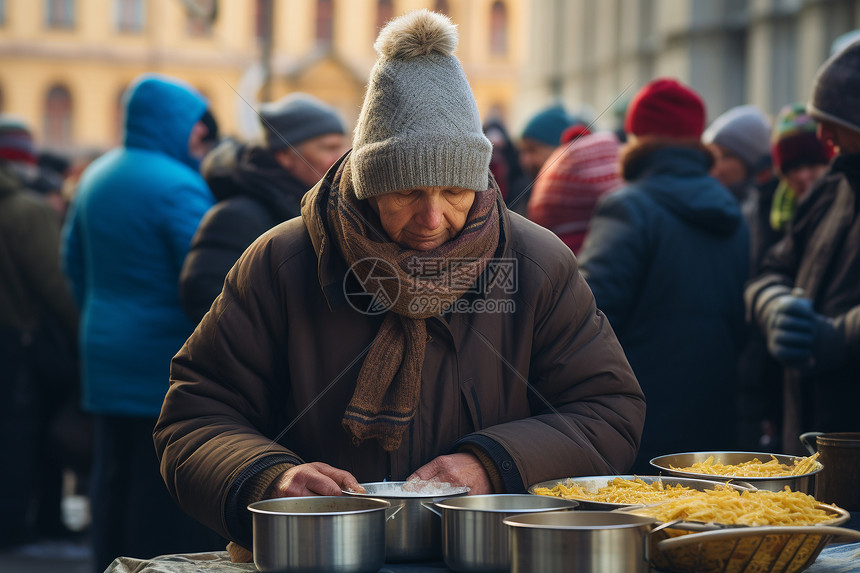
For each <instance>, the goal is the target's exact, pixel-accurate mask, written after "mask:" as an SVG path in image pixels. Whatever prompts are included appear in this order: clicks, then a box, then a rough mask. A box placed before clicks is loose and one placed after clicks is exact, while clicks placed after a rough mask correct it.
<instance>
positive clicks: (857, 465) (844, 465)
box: [800, 432, 860, 511]
mask: <svg viewBox="0 0 860 573" xmlns="http://www.w3.org/2000/svg"><path fill="white" fill-rule="evenodd" d="M800 441H801V442H803V444H804V445H805V446H806V448H807V449H808V450H809V453H811V454H814V453H815V451H816V450H818V453H819V454H820V457H819V460H820V461H821V464H822V465H823V466H824V470H823V471H822V472H821V474H820V475H819V476H818V478H817V479H816V484H815V499H817V500H818V501H823V502H825V503H834V504H836V505H838V506H839V507H841V508H843V509H847V510H848V511H860V486H858V481H860V432H834V433H827V434H823V433H821V432H806V433H805V434H802V435H801V436H800Z"/></svg>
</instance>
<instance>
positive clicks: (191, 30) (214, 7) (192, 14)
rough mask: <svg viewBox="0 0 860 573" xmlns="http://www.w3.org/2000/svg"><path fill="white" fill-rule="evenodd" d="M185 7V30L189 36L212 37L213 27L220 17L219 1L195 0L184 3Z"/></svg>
mask: <svg viewBox="0 0 860 573" xmlns="http://www.w3.org/2000/svg"><path fill="white" fill-rule="evenodd" d="M183 4H184V5H185V13H186V20H185V30H186V31H187V33H188V35H189V36H194V37H198V38H199V37H206V36H211V35H212V25H213V24H214V23H215V18H216V17H217V16H218V2H217V0H194V1H193V2H183Z"/></svg>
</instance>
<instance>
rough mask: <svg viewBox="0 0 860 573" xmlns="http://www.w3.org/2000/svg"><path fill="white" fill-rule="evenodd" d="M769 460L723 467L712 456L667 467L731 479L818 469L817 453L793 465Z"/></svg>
mask: <svg viewBox="0 0 860 573" xmlns="http://www.w3.org/2000/svg"><path fill="white" fill-rule="evenodd" d="M771 458H772V459H771V460H770V461H767V462H761V461H759V459H758V458H753V459H752V460H750V461H748V462H743V463H740V464H733V465H725V464H723V463H722V462H720V460H718V459H716V460H715V459H714V456H709V457H708V459H706V460H705V461H703V462H696V463H695V464H693V465H691V466H689V467H685V468H676V467H675V466H671V465H670V466H669V467H670V468H671V469H673V470H675V471H679V472H691V473H697V474H708V475H718V476H732V477H781V476H799V475H803V474H808V473H809V472H813V471H815V470H817V469H818V468H819V467H820V464H819V463H818V461H816V460H818V453H817V452H816V453H815V454H813V455H811V456H808V457H805V458H796V459H795V460H794V464H793V465H790V466H789V465H787V464H783V463H781V462H780V461H779V460H777V459H776V457H774V456H771Z"/></svg>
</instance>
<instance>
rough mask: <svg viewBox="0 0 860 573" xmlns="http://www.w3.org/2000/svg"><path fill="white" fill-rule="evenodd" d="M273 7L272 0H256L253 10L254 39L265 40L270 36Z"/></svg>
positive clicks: (273, 14)
mask: <svg viewBox="0 0 860 573" xmlns="http://www.w3.org/2000/svg"><path fill="white" fill-rule="evenodd" d="M274 16H275V7H274V2H273V1H272V0H256V2H255V8H254V37H255V38H257V40H258V41H263V40H265V39H266V38H267V37H268V36H269V35H271V33H272V32H271V30H272V18H273V17H274Z"/></svg>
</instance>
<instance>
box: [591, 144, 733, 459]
mask: <svg viewBox="0 0 860 573" xmlns="http://www.w3.org/2000/svg"><path fill="white" fill-rule="evenodd" d="M640 167H641V169H640V171H639V173H637V174H635V176H634V177H633V178H632V181H631V182H630V183H629V184H628V185H627V186H626V187H624V188H622V189H620V190H619V191H616V192H614V193H612V194H610V195H608V196H607V197H606V198H605V199H604V200H603V201H602V203H601V204H600V206H599V207H598V209H597V212H596V214H595V217H594V218H593V219H592V223H591V230H590V231H589V237H588V239H587V241H586V244H585V248H584V251H583V252H582V253H581V254H580V258H579V261H580V266H581V269H582V274H583V276H584V277H585V279H586V281H587V282H588V284H589V285H590V286H591V290H592V292H593V293H594V297H595V299H596V300H597V306H598V308H600V309H601V310H602V311H603V312H604V313H606V316H607V317H608V318H609V321H610V323H611V324H612V327H613V328H614V329H615V332H616V333H617V334H618V340H619V341H620V342H621V346H622V347H623V348H624V351H625V353H626V354H627V358H628V359H629V360H630V365H631V366H632V367H633V371H634V372H635V373H636V376H637V378H638V379H639V381H640V384H641V386H642V390H643V391H644V392H645V396H646V399H647V401H648V413H647V416H646V420H645V430H644V433H643V437H642V446H641V448H640V453H639V458H638V459H637V463H636V464H635V465H634V470H635V471H639V472H642V471H647V469H648V460H650V459H651V458H653V457H655V456H657V455H661V454H671V453H676V452H685V451H691V450H706V449H724V450H725V449H731V447H732V445H733V440H732V434H733V427H734V416H733V413H734V407H733V403H734V388H735V385H736V384H737V362H736V361H737V353H738V350H739V347H740V345H741V343H742V340H741V338H742V337H743V323H744V314H743V285H744V281H745V280H746V277H747V268H748V260H749V259H748V257H749V239H748V232H747V228H746V225H745V223H744V221H743V217H742V215H741V210H740V206H739V205H738V202H737V200H736V199H735V198H734V197H733V196H732V195H731V194H730V193H729V192H728V191H727V190H726V189H725V188H724V187H723V186H722V185H720V184H719V182H718V181H717V180H716V179H714V178H712V177H710V176H709V175H708V169H709V157H708V156H707V155H706V154H705V153H704V152H703V151H700V150H698V149H693V148H681V147H663V148H659V149H657V150H656V151H652V152H650V153H649V154H648V155H647V156H645V157H644V161H642V162H641V165H640ZM628 179H630V176H629V175H628Z"/></svg>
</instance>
